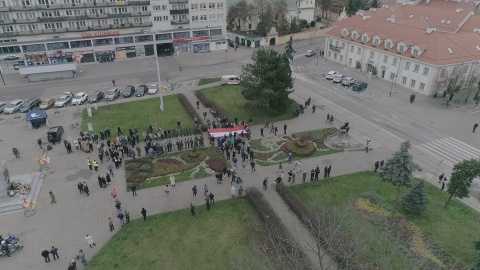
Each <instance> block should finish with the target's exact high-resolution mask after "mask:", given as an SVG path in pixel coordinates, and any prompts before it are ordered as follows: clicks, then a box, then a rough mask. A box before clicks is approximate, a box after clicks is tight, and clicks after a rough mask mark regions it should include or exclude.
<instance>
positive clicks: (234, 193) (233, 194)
mask: <svg viewBox="0 0 480 270" xmlns="http://www.w3.org/2000/svg"><path fill="white" fill-rule="evenodd" d="M236 193H237V192H236V190H235V186H232V188H231V189H230V194H232V198H235V195H236Z"/></svg>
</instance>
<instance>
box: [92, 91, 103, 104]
mask: <svg viewBox="0 0 480 270" xmlns="http://www.w3.org/2000/svg"><path fill="white" fill-rule="evenodd" d="M104 96H105V94H103V92H102V91H95V92H93V93H92V94H91V95H90V97H88V102H90V103H97V102H99V101H100V100H102V98H103V97H104Z"/></svg>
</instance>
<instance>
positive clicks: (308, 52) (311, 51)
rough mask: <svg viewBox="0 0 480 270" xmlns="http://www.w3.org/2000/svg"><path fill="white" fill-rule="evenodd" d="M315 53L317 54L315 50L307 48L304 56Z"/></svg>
mask: <svg viewBox="0 0 480 270" xmlns="http://www.w3.org/2000/svg"><path fill="white" fill-rule="evenodd" d="M315 54H317V52H316V51H314V50H308V51H307V52H306V53H305V56H306V57H310V56H314V55H315Z"/></svg>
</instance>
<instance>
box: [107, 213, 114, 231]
mask: <svg viewBox="0 0 480 270" xmlns="http://www.w3.org/2000/svg"><path fill="white" fill-rule="evenodd" d="M108 227H109V228H110V231H111V232H112V231H114V230H115V227H114V226H113V220H112V218H111V217H109V218H108Z"/></svg>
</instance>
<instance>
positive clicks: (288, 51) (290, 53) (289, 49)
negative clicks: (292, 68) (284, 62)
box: [283, 36, 295, 61]
mask: <svg viewBox="0 0 480 270" xmlns="http://www.w3.org/2000/svg"><path fill="white" fill-rule="evenodd" d="M294 53H295V50H294V49H293V36H290V40H289V41H288V42H287V45H286V46H285V52H284V53H283V56H285V57H286V58H287V59H288V60H289V61H293V54H294Z"/></svg>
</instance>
